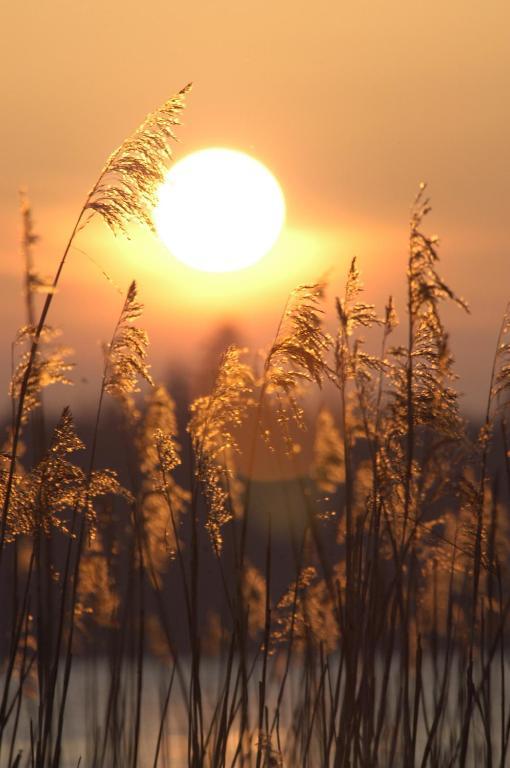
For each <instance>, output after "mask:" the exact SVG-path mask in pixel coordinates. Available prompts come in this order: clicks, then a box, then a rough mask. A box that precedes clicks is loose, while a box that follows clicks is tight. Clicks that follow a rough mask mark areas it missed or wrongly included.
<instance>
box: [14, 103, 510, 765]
mask: <svg viewBox="0 0 510 768" xmlns="http://www.w3.org/2000/svg"><path fill="white" fill-rule="evenodd" d="M187 92H188V88H186V89H184V90H183V91H181V92H180V93H179V94H177V96H176V97H174V98H173V99H170V100H169V101H168V102H167V103H166V104H164V105H163V106H162V107H161V108H160V109H159V110H158V111H156V112H155V113H154V114H152V115H150V116H149V117H148V118H147V119H146V120H145V122H144V123H143V124H142V126H141V127H140V128H139V129H138V130H137V131H136V132H135V134H134V135H133V136H132V137H130V138H128V139H127V140H126V141H125V142H124V143H123V144H122V145H121V147H120V148H119V149H118V150H117V151H116V152H114V153H113V154H112V156H111V157H110V158H109V160H108V161H107V163H106V165H105V166H104V168H103V170H102V171H101V173H100V175H99V177H98V181H97V182H96V184H95V185H94V187H93V188H92V190H91V192H90V193H89V194H88V196H87V198H86V200H85V203H84V205H83V207H82V209H81V211H80V213H79V215H78V219H77V221H76V224H75V226H74V228H73V230H72V232H71V236H70V239H69V242H68V244H67V246H66V247H65V249H64V253H63V256H62V258H61V261H60V263H59V266H58V269H57V272H56V275H55V278H54V280H53V281H52V282H51V283H49V284H48V283H47V282H46V281H44V280H42V279H41V278H40V277H39V276H38V274H37V272H36V269H35V257H34V248H35V246H36V244H37V237H36V235H35V233H34V231H33V224H32V217H31V210H30V206H29V204H28V201H27V199H26V198H23V199H22V221H23V228H24V229H23V232H24V234H23V240H22V259H23V264H24V269H25V281H24V298H25V306H26V325H25V326H24V327H23V328H22V329H20V331H19V333H18V336H17V339H16V343H15V349H16V351H17V363H16V366H15V369H14V373H13V377H12V383H11V388H10V404H11V423H10V426H9V429H8V432H7V437H6V440H5V445H4V448H3V451H2V453H1V454H0V501H1V504H2V520H1V533H0V570H1V585H2V586H1V592H2V627H1V651H2V660H3V667H2V675H1V678H0V680H1V686H2V689H1V693H0V764H1V765H5V766H9V767H11V766H12V767H14V766H16V767H17V768H20V767H21V766H27V767H30V768H58V767H59V766H77V765H82V766H85V765H86V766H91V767H93V768H110V767H113V766H119V768H120V767H122V768H127V767H128V766H132V768H136V766H154V768H156V767H157V766H179V765H189V766H192V767H193V768H198V767H199V766H200V767H201V766H214V767H215V768H216V767H218V768H219V767H220V766H221V767H222V766H227V765H228V766H234V765H235V766H255V767H256V768H261V766H266V767H267V766H308V767H309V768H313V767H315V766H331V767H332V768H347V766H352V767H359V768H362V767H363V768H368V767H371V766H381V767H382V766H388V768H390V767H392V766H403V767H404V768H408V767H410V766H422V768H425V766H438V767H439V766H472V765H475V764H476V763H479V764H483V765H486V766H499V768H504V766H505V765H506V764H507V760H508V742H509V737H510V707H509V703H508V696H509V693H510V690H509V687H508V674H509V667H508V662H509V659H508V649H507V642H508V637H509V634H508V613H509V609H510V589H509V587H510V582H509V577H510V571H509V564H510V563H509V554H508V553H509V551H510V548H509V546H508V545H509V541H510V538H509V519H508V515H509V509H508V499H509V495H510V487H509V483H510V452H509V440H510V435H509V429H508V422H507V413H508V409H507V405H508V392H509V390H510V312H509V311H507V313H506V315H505V317H504V319H503V322H502V325H501V329H500V332H499V336H498V339H497V342H496V348H495V356H494V364H493V369H492V372H491V373H490V374H489V377H488V378H489V380H488V394H487V408H486V414H485V418H484V422H483V424H482V426H481V428H480V429H478V430H475V429H474V428H473V426H472V425H471V426H470V425H468V424H466V423H465V421H464V419H463V417H462V416H461V413H460V410H459V403H458V396H457V393H456V390H455V373H454V368H453V358H452V355H451V351H450V347H449V339H448V333H447V331H446V329H445V327H444V325H443V321H442V307H443V305H444V304H445V303H454V304H457V305H458V306H459V308H460V310H461V311H463V310H466V309H467V307H466V304H465V302H464V301H463V300H462V299H460V298H458V297H457V296H456V295H455V293H454V292H453V291H452V290H451V289H450V288H449V287H448V286H447V285H446V284H445V282H444V281H443V280H442V278H441V277H440V275H439V272H438V268H439V253H438V243H437V240H436V239H435V238H432V237H430V236H428V235H427V234H426V229H425V225H426V217H427V215H428V213H429V202H428V198H427V196H426V190H425V188H424V187H423V186H422V187H421V188H420V190H419V194H418V196H417V198H416V200H415V202H414V204H413V207H412V211H411V217H410V229H409V253H408V264H407V306H405V307H404V309H403V319H402V321H401V323H402V325H403V327H404V334H403V335H402V337H403V338H405V342H404V343H396V342H394V336H395V329H396V327H397V325H398V319H397V313H396V308H395V306H394V303H393V301H392V299H391V298H389V300H388V303H387V306H386V307H385V308H384V310H383V311H382V313H381V314H379V313H378V311H377V310H376V308H375V307H374V306H373V305H372V304H370V303H367V302H366V301H365V300H364V298H363V287H362V284H361V278H360V272H359V269H358V265H357V263H356V261H355V260H353V262H352V264H351V266H350V269H349V271H348V274H347V277H346V284H345V288H344V290H343V291H342V293H341V295H340V296H339V297H338V298H337V299H336V301H335V308H336V321H335V327H334V328H330V329H329V331H328V330H327V329H326V328H325V323H324V309H325V302H326V286H325V285H323V284H321V283H318V284H316V285H309V286H301V287H299V288H297V289H296V291H294V292H293V293H292V295H291V296H290V297H289V300H288V302H287V305H286V307H285V308H284V311H283V314H282V318H281V322H280V324H279V327H278V328H277V329H276V330H275V337H274V339H273V341H272V343H271V345H270V346H269V348H268V351H267V353H266V355H265V357H264V359H263V360H262V361H261V363H260V365H259V366H258V367H257V366H255V367H254V366H253V365H251V364H250V362H249V360H250V358H249V356H248V355H247V351H246V350H243V349H240V348H237V347H234V346H232V347H229V348H228V349H227V350H225V353H224V355H223V357H222V358H221V360H220V361H219V367H218V371H217V374H216V379H215V384H214V387H213V388H212V391H211V392H210V393H209V394H205V395H203V396H201V397H199V398H198V399H196V400H195V401H194V402H193V403H192V404H191V405H190V408H189V420H188V426H187V431H186V432H184V433H181V434H178V432H179V430H178V415H179V414H178V413H177V412H176V406H175V403H174V401H173V399H172V396H171V394H170V393H169V392H168V391H167V389H166V388H165V387H164V386H163V385H162V384H160V383H156V382H154V381H153V379H152V376H151V373H150V366H149V363H148V339H147V335H146V334H145V332H144V331H143V330H142V328H141V327H140V326H139V322H140V317H141V315H142V311H143V307H142V305H141V303H140V301H139V298H138V294H137V288H136V284H135V283H132V284H131V286H130V287H129V290H128V291H127V294H126V298H125V301H124V303H123V305H122V306H121V307H119V319H118V322H117V325H116V327H115V328H114V330H113V333H112V336H111V340H110V342H109V344H108V345H107V346H106V347H105V354H104V361H103V377H102V383H101V387H100V391H99V394H98V401H97V406H96V413H95V418H94V427H93V430H92V438H91V442H90V446H89V448H88V449H86V447H85V445H84V444H83V442H82V440H81V439H80V437H79V435H78V434H77V429H76V425H75V423H74V420H73V416H72V414H71V412H70V411H69V409H68V408H63V410H62V414H61V416H60V418H59V419H58V420H57V421H56V423H53V422H54V419H53V417H52V416H51V415H50V414H48V413H46V414H45V413H44V407H43V392H44V390H45V388H46V387H48V386H50V385H53V384H55V383H61V384H62V383H66V382H67V381H68V378H69V375H70V373H71V370H72V365H71V364H70V363H69V356H70V355H69V351H68V350H66V349H63V348H61V347H59V346H58V345H57V344H56V343H55V337H56V335H57V334H56V331H55V329H52V328H51V327H50V326H49V324H48V316H49V313H50V309H51V305H52V303H53V301H54V300H56V298H55V297H56V288H57V287H58V285H59V281H60V276H61V273H62V271H63V269H64V267H65V264H66V261H67V259H68V256H69V251H70V246H71V244H72V243H73V242H74V240H75V238H76V237H77V235H78V233H79V232H80V231H81V229H82V228H83V227H84V226H85V225H86V224H87V221H88V220H89V218H90V216H92V215H99V216H101V217H102V218H103V219H104V220H105V221H106V223H107V224H108V225H109V226H110V227H111V228H112V229H113V230H114V232H117V231H123V230H125V228H126V226H127V224H128V223H129V221H130V220H131V219H136V220H138V221H141V222H142V223H144V224H148V225H149V226H150V225H151V218H150V215H151V206H152V204H153V202H154V196H155V193H156V190H157V185H158V184H159V183H160V182H161V181H162V178H163V173H164V169H165V165H166V162H167V161H168V160H169V159H170V152H169V148H168V139H171V138H173V130H174V126H175V125H176V124H177V123H178V121H179V115H180V112H181V111H182V109H183V107H184V102H185V98H186V95H187ZM37 294H42V305H41V306H39V299H38V296H37ZM365 336H368V337H369V338H370V340H371V344H369V345H367V344H366V343H365V338H364V337H365ZM374 348H378V349H379V353H378V354H375V353H373V352H370V351H368V350H369V349H374ZM142 383H143V393H140V385H141V384H142ZM323 386H326V387H327V388H329V391H330V392H333V393H334V395H333V396H332V397H330V398H329V407H326V406H325V405H322V406H321V408H320V410H319V412H318V414H317V417H316V420H315V423H314V424H310V413H311V408H310V407H309V406H308V405H307V403H309V402H310V393H311V392H312V393H313V391H314V390H315V389H316V388H321V387H323ZM107 402H110V408H115V409H116V413H117V416H116V419H117V421H116V425H117V429H118V430H120V432H121V434H122V440H123V443H124V445H125V446H126V451H125V469H124V472H123V475H122V479H120V478H119V476H118V475H117V473H116V472H114V471H113V470H111V469H108V468H104V467H103V468H101V467H98V466H97V465H98V460H97V457H98V446H99V444H100V441H101V437H102V425H103V424H104V419H105V406H106V404H107ZM247 435H248V437H247ZM304 444H306V445H308V446H309V445H310V444H311V445H312V451H311V453H312V456H311V459H309V460H308V459H306V457H307V456H308V453H307V451H303V450H302V448H303V445H304ZM182 446H184V447H185V450H184V451H183V447H182ZM262 451H267V452H271V453H272V456H273V460H274V462H275V463H277V462H281V461H285V462H286V463H287V465H288V466H289V465H290V466H292V467H293V471H294V476H295V478H296V484H297V489H298V496H299V500H300V510H302V513H301V512H299V513H298V511H297V510H296V508H295V505H294V502H293V500H292V498H291V497H290V496H289V497H288V498H287V501H286V502H285V503H284V504H283V506H284V509H283V514H280V515H279V517H280V518H281V517H282V516H283V518H284V519H285V521H286V522H285V526H286V528H285V531H286V534H285V539H286V541H285V543H286V546H287V548H288V552H289V558H288V562H289V563H290V566H288V567H287V569H286V571H285V575H286V577H287V578H286V582H285V583H283V584H282V572H283V571H282V565H281V563H280V562H279V560H278V558H279V552H280V551H281V550H280V549H279V548H278V547H279V544H278V541H277V540H278V538H280V539H281V530H280V531H276V529H275V519H274V514H275V510H274V506H273V505H270V504H268V505H266V506H264V505H260V503H257V481H256V478H255V477H254V469H255V466H256V459H257V455H258V454H259V453H260V452H262ZM80 452H81V453H82V454H83V455H84V456H86V458H85V459H82V460H81V461H80V460H78V459H77V458H76V456H77V455H79V454H80ZM188 454H189V455H188ZM305 459H306V460H305ZM211 564H212V565H211ZM211 579H212V580H213V582H214V584H215V585H216V587H215V590H216V591H215V606H216V607H217V606H218V605H219V606H220V608H219V609H218V610H217V611H216V612H215V613H209V617H208V619H207V621H206V618H207V610H206V609H207V605H206V604H205V602H206V600H208V599H209V598H208V595H209V594H210V592H207V590H206V589H205V584H206V582H207V581H209V580H211ZM183 638H184V639H183ZM155 670H156V672H155ZM156 680H157V681H158V682H157V684H156ZM156 685H157V686H158V689H159V691H160V693H159V700H158V701H155V697H154V689H155V686H156ZM80 700H81V701H80ZM84 700H85V702H86V703H87V707H86V711H87V712H88V717H87V719H86V720H84V721H82V722H81V725H82V729H81V730H82V733H81V737H80V740H79V741H73V739H72V737H71V735H70V734H71V733H72V732H73V729H76V727H77V724H76V720H77V718H82V715H81V714H78V713H79V712H81V710H80V708H79V707H80V706H81V705H82V704H83V701H84ZM178 724H179V728H180V731H179V733H178V735H177V736H176V733H177V731H176V729H177V727H178Z"/></svg>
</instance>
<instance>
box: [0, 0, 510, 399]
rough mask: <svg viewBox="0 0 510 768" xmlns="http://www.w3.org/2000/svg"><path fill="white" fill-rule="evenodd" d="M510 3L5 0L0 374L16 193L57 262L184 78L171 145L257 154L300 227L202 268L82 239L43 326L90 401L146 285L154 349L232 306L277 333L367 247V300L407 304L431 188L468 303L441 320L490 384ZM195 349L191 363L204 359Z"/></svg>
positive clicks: (0, 10)
mask: <svg viewBox="0 0 510 768" xmlns="http://www.w3.org/2000/svg"><path fill="white" fill-rule="evenodd" d="M509 9H510V6H509V5H508V3H507V2H488V3H485V4H481V3H474V2H466V0H462V1H460V0H448V2H444V0H443V1H442V2H439V1H437V0H434V1H433V2H427V3H425V2H414V1H413V2H405V1H404V0H399V2H391V1H389V2H388V1H386V2H374V1H373V0H372V1H371V2H359V1H358V2H355V3H353V2H350V3H347V2H344V1H343V0H336V2H333V1H332V0H330V1H329V2H326V1H325V0H318V1H316V2H315V3H308V2H307V3H305V2H296V0H294V1H293V2H290V1H289V0H279V2H275V3H261V2H260V0H258V2H253V1H252V0H248V1H246V0H243V2H233V0H229V1H228V2H227V1H226V0H223V1H217V2H210V1H209V0H201V1H200V2H190V1H189V0H188V2H186V3H181V4H177V3H170V2H168V0H167V2H147V3H145V4H144V5H143V6H142V5H141V4H140V3H135V2H133V1H132V0H123V1H122V2H120V0H108V2H98V1H97V0H96V2H80V3H69V2H67V1H66V2H64V1H63V0H51V2H41V1H40V0H24V2H22V3H21V2H14V0H4V2H3V3H2V4H1V7H0V59H1V60H0V71H1V73H2V74H1V77H0V89H1V92H0V97H1V103H2V120H1V123H0V146H1V147H2V153H1V174H0V185H1V187H0V279H1V280H2V288H1V298H2V300H1V302H0V327H1V328H2V329H3V330H2V335H1V336H0V362H1V365H2V373H1V378H0V387H2V388H3V389H4V390H5V386H6V382H7V379H8V366H9V359H10V339H11V338H12V336H13V335H14V333H15V330H16V327H17V326H18V325H20V324H21V323H22V322H23V318H22V310H21V305H20V302H19V276H20V268H19V262H18V245H17V241H18V237H19V226H18V214H17V205H18V200H17V189H18V188H19V186H20V185H26V186H27V187H28V189H29V191H30V195H31V198H32V201H33V206H34V214H35V218H36V223H37V230H38V232H39V233H40V234H41V236H42V241H41V243H40V245H39V248H38V252H37V256H38V259H39V260H40V262H41V263H42V265H43V267H42V269H43V271H45V272H47V273H48V274H50V273H51V272H52V271H53V269H54V265H55V263H56V261H57V260H58V257H59V254H60V253H61V250H62V246H63V244H64V242H65V239H66V235H67V234H68V232H69V230H70V228H71V227H72V225H73V223H74V222H73V217H74V216H75V215H76V213H77V212H78V210H79V208H80V206H81V203H82V201H83V198H84V194H85V193H86V192H87V190H88V188H89V187H90V186H91V184H92V183H93V181H94V180H95V176H96V175H97V172H98V170H99V169H100V167H101V166H102V164H103V162H104V159H105V157H106V156H107V155H108V154H109V153H110V151H111V150H112V149H113V148H114V147H115V146H116V145H118V144H119V143H120V142H121V141H122V139H123V138H124V137H125V136H126V135H127V134H128V133H129V132H130V131H131V130H132V129H133V128H134V127H136V125H137V124H138V123H139V122H140V121H141V119H142V118H143V117H144V115H145V113H146V112H148V111H150V110H151V109H153V108H154V107H156V106H157V105H158V104H159V103H160V102H161V101H163V100H164V99H165V98H167V97H168V96H169V95H171V94H172V93H173V92H175V91H176V90H177V89H178V88H180V87H181V86H182V85H184V84H185V83H187V82H188V81H190V80H192V81H193V82H194V90H193V93H192V95H191V96H190V98H189V107H188V109H187V110H186V113H185V125H184V126H183V127H182V129H181V130H180V137H181V144H180V146H178V147H177V149H176V154H177V156H180V155H183V154H185V153H187V152H189V151H192V150H194V149H198V148H201V147H206V146H215V145H216V146H217V145H221V146H229V147H233V148H237V149H241V150H245V151H247V152H250V153H252V154H254V155H255V156H256V157H257V158H258V159H260V160H261V161H262V162H264V163H265V164H266V165H267V166H268V167H269V168H270V169H271V170H272V171H273V173H274V174H275V175H276V176H277V178H278V179H279V181H280V183H281V184H282V186H283V188H284V191H285V195H286V200H287V210H288V222H287V230H286V232H285V233H284V235H283V236H282V238H281V240H280V242H279V243H278V245H277V247H276V248H275V249H274V251H273V252H272V253H271V254H269V255H268V256H267V257H266V258H265V259H264V260H263V261H261V262H260V263H259V264H258V265H256V266H254V267H252V268H249V269H247V270H244V271H243V272H239V273H237V274H231V275H214V276H212V277H211V276H201V275H199V274H198V273H195V272H192V271H191V270H189V269H187V268H186V267H184V266H182V265H180V264H179V263H178V262H176V261H175V260H174V258H173V257H172V256H171V255H170V254H169V253H168V252H167V251H166V250H165V249H164V248H163V246H161V245H160V244H159V243H157V242H156V241H154V239H152V238H150V237H149V236H148V235H146V234H144V233H141V232H138V233H135V235H134V237H133V239H132V240H131V241H130V242H126V241H123V240H117V241H114V240H113V238H112V237H111V235H110V234H109V233H108V232H107V230H106V228H105V227H104V225H103V224H102V223H101V222H95V223H94V224H93V225H92V226H91V227H90V229H88V230H86V231H85V232H84V233H83V235H82V236H81V237H80V238H79V240H77V242H76V245H77V247H78V248H79V249H80V250H75V251H73V253H72V254H71V257H72V258H71V260H70V262H69V265H68V267H66V270H67V271H66V273H65V275H64V280H63V283H62V290H61V292H60V295H59V296H58V297H57V298H56V300H55V305H54V313H53V316H52V319H51V321H52V322H53V323H54V324H60V325H62V326H63V328H64V331H65V335H64V340H65V342H66V343H67V344H69V345H71V346H73V347H74V348H75V350H76V358H77V359H78V360H80V361H81V364H80V366H79V368H78V369H77V371H76V374H75V378H76V380H77V382H78V386H77V388H76V392H75V393H74V395H73V397H74V399H75V400H80V399H87V397H88V393H89V392H90V390H91V389H92V386H91V384H89V385H87V384H84V383H80V381H81V379H82V378H84V377H86V378H87V379H90V380H92V381H93V379H94V375H95V372H97V371H98V369H99V367H100V346H99V345H100V341H101V340H103V339H105V338H108V337H109V335H110V331H111V327H112V325H113V323H114V321H115V316H116V314H117V312H118V308H119V304H120V296H119V295H118V294H117V293H116V291H115V289H114V288H113V287H112V285H111V284H110V283H107V282H106V281H105V280H104V279H103V278H102V276H101V273H100V271H99V269H98V268H97V267H96V266H95V265H94V264H93V263H92V262H91V261H90V259H89V257H88V256H86V255H85V254H84V253H82V252H81V251H84V252H85V253H86V254H88V255H89V256H90V257H92V258H93V259H94V261H95V262H98V263H99V264H100V265H101V267H102V268H103V269H104V270H106V271H107V272H108V274H109V275H110V276H111V277H112V279H113V281H114V282H115V283H116V284H117V285H119V286H120V287H121V288H122V289H125V288H126V287H127V285H128V284H129V281H130V280H131V279H132V278H136V279H137V280H138V282H139V284H140V290H141V295H142V298H143V299H144V301H145V304H146V306H147V312H146V319H145V325H146V327H147V328H148V330H149V332H150V336H151V340H152V342H153V347H152V360H153V363H154V367H155V370H156V373H157V374H158V373H159V374H162V373H163V372H164V371H165V370H166V369H167V368H168V365H169V363H170V362H171V361H173V363H179V362H180V361H181V360H189V356H190V353H189V350H190V348H194V349H195V350H197V349H198V350H199V352H198V355H197V354H196V353H195V358H196V359H198V358H199V357H200V350H201V349H202V348H203V346H204V343H205V341H206V340H207V339H208V338H210V336H211V334H212V332H213V329H214V327H215V325H216V324H217V323H219V322H221V321H224V320H228V321H230V322H233V323H237V324H238V325H240V326H241V328H243V329H244V330H245V333H246V335H247V337H248V339H249V340H252V341H253V342H254V343H255V344H257V345H262V344H265V343H266V342H267V341H268V340H269V339H270V337H271V332H272V328H273V326H274V324H275V322H276V320H277V317H278V313H279V311H280V309H281V307H282V306H283V303H284V301H285V296H286V293H287V292H288V290H289V289H290V288H292V287H293V286H294V285H296V284H298V283H299V282H302V281H303V280H307V281H308V280H311V279H315V278H316V277H318V276H320V275H321V274H322V273H323V272H324V271H325V270H327V269H329V268H332V273H331V279H332V288H331V291H332V293H334V292H335V290H339V288H340V285H341V282H342V279H343V275H344V273H345V271H346V268H347V264H348V262H349V260H350V258H351V257H352V255H354V254H356V255H357V256H358V257H359V260H360V265H361V267H362V271H363V275H364V279H365V283H366V286H367V296H369V297H371V298H372V299H373V300H374V301H376V302H379V303H380V304H383V303H384V301H385V299H386V296H387V294H388V293H390V292H391V293H393V294H394V295H396V298H397V301H399V300H400V303H401V297H402V289H403V285H404V271H405V260H406V235H407V216H408V210H409V204H410V202H411V200H412V198H413V196H414V193H415V190H416V188H417V184H418V182H419V181H420V180H422V179H425V180H427V181H428V183H429V188H430V192H431V194H432V197H433V204H434V212H433V214H432V216H431V219H430V228H431V230H433V231H434V232H438V233H439V234H440V235H441V238H442V242H443V246H442V255H443V273H444V275H445V276H446V278H447V279H448V280H449V281H450V282H451V283H452V285H453V286H454V287H455V288H456V289H457V291H458V292H459V293H461V294H462V295H464V296H465V297H466V298H467V299H468V301H469V303H470V305H471V308H472V317H470V318H466V317H463V316H461V315H460V314H459V313H457V312H452V313H450V312H449V313H448V319H449V320H450V321H451V322H450V327H451V330H452V339H453V344H454V350H455V352H456V357H457V360H458V369H459V372H460V374H461V388H462V389H463V390H464V391H465V392H466V399H465V401H466V406H467V407H468V408H469V409H476V408H478V407H479V406H480V403H481V402H482V401H483V398H484V397H485V387H486V383H487V376H488V368H489V363H490V358H491V355H492V351H493V346H494V337H495V333H496V330H497V325H498V322H499V318H500V316H501V313H502V312H503V309H504V306H505V303H506V301H507V299H509V298H510V280H509V279H508V278H509V274H510V270H509V259H508V255H509V254H508V251H509V248H508V242H509V238H508V229H509V226H508V220H509V216H508V192H507V187H508V171H509V169H510V149H509V142H508V129H509V117H510V107H509V101H508V91H509V77H510V52H509V51H510V48H509V46H508V29H509V23H510V10H509ZM195 362H196V360H195Z"/></svg>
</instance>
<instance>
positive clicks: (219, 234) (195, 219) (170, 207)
mask: <svg viewBox="0 0 510 768" xmlns="http://www.w3.org/2000/svg"><path fill="white" fill-rule="evenodd" d="M284 221H285V199H284V196H283V192H282V190H281V187H280V185H279V183H278V181H277V180H276V179H275V177H274V176H273V174H272V173H271V172H270V171H269V170H268V169H267V168H266V167H265V166H264V165H263V164H262V163H261V162H259V161H258V160H255V158H253V157H251V156H250V155H247V154H245V153H244V152H239V151H237V150H233V149H224V148H220V147H211V148H209V149H202V150H199V151H198V152H193V153H192V154H190V155H188V156H187V157H184V158H183V159H182V160H180V161H179V162H178V163H176V164H175V165H174V166H172V168H170V170H169V171H168V173H167V175H166V179H165V182H164V183H163V184H162V186H161V188H160V190H159V200H158V204H157V206H156V209H155V211H154V222H155V225H156V230H157V233H158V235H159V237H160V239H161V240H162V241H163V243H164V244H165V245H166V247H167V248H168V249H169V250H170V251H171V253H172V254H173V255H174V256H175V257H176V258H177V259H179V260H180V261H182V262H184V263H185V264H187V265H188V266H190V267H194V268H195V269H201V270H203V271H205V272H230V271H234V270H237V269H243V268H244V267H248V266H250V265H251V264H254V263H255V262H257V261H258V260H259V259H261V258H262V257H263V256H264V255H265V254H266V253H268V251H270V250H271V248H272V247H273V245H274V244H275V242H276V240H277V239H278V236H279V234H280V232H281V229H282V227H283V224H284Z"/></svg>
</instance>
